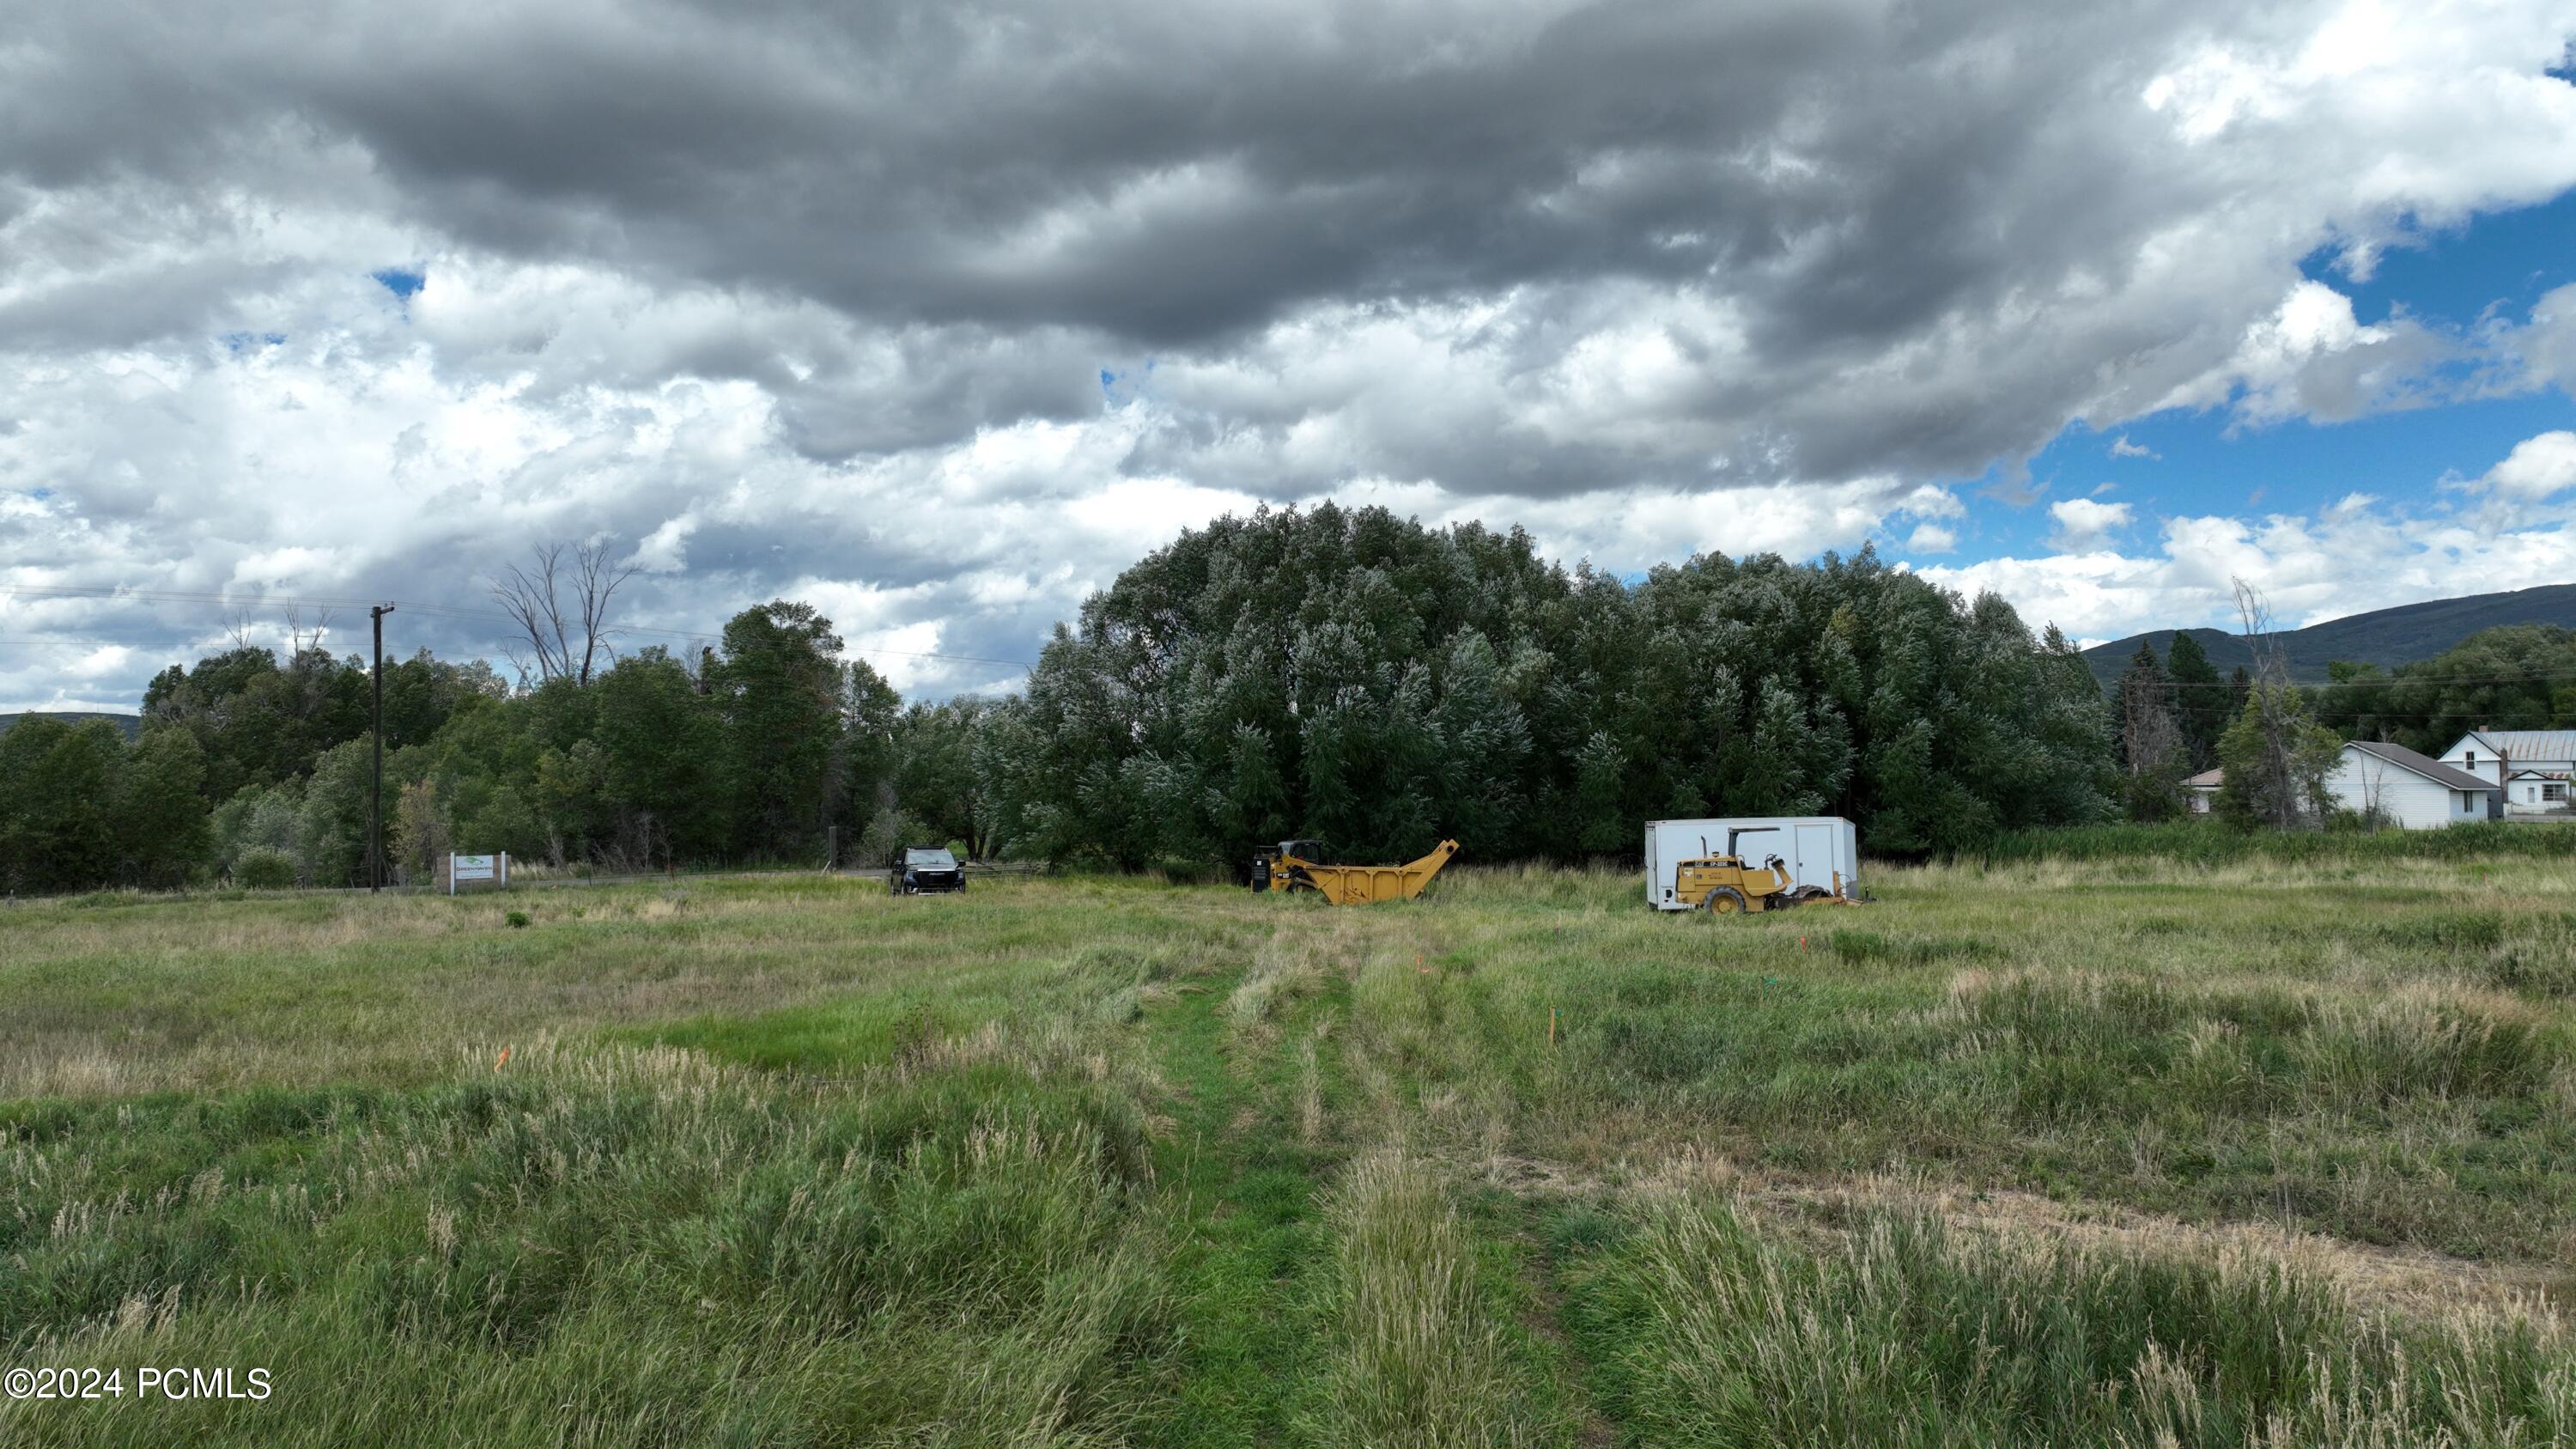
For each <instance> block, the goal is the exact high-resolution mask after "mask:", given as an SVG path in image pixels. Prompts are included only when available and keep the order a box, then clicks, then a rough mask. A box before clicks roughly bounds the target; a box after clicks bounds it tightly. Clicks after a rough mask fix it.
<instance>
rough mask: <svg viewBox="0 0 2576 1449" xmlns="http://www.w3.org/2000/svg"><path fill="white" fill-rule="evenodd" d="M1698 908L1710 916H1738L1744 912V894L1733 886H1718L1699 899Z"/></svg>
mask: <svg viewBox="0 0 2576 1449" xmlns="http://www.w3.org/2000/svg"><path fill="white" fill-rule="evenodd" d="M1699 908H1700V909H1701V910H1703V911H1706V912H1708V913H1709V914H1710V915H1712V916H1740V915H1742V914H1744V911H1745V905H1744V892H1742V891H1740V890H1737V889H1736V888H1735V887H1733V886H1719V887H1717V888H1716V889H1715V890H1712V891H1710V892H1709V893H1708V894H1707V896H1705V897H1704V898H1702V899H1701V901H1700V903H1699Z"/></svg>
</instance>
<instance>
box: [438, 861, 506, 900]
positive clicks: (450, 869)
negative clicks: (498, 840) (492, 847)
mask: <svg viewBox="0 0 2576 1449" xmlns="http://www.w3.org/2000/svg"><path fill="white" fill-rule="evenodd" d="M469 880H488V881H490V882H492V883H493V884H494V885H498V886H507V885H508V884H509V883H510V853H509V852H508V851H506V850H505V851H503V852H501V853H500V854H499V855H456V854H453V853H450V854H449V856H448V857H447V893H448V894H449V895H451V896H452V895H454V894H456V887H457V885H458V884H459V883H461V882H464V881H469Z"/></svg>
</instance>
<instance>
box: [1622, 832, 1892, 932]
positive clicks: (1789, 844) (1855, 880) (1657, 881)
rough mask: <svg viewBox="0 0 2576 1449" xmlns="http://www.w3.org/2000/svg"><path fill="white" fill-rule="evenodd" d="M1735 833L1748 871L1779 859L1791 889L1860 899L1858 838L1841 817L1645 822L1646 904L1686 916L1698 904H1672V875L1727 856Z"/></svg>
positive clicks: (1673, 901) (1683, 902)
mask: <svg viewBox="0 0 2576 1449" xmlns="http://www.w3.org/2000/svg"><path fill="white" fill-rule="evenodd" d="M1729 831H1733V832H1735V841H1736V854H1738V855H1741V856H1743V857H1744V860H1745V862H1746V863H1747V864H1749V865H1757V866H1758V865H1761V864H1762V863H1763V862H1765V861H1767V860H1769V859H1770V858H1771V857H1772V856H1775V855H1776V856H1778V857H1780V863H1781V865H1783V866H1785V867H1787V869H1788V872H1789V885H1790V888H1791V889H1793V890H1794V889H1796V888H1798V887H1800V886H1814V887H1815V888H1816V889H1818V890H1821V891H1839V892H1840V893H1841V894H1843V895H1846V896H1858V895H1859V894H1860V836H1859V833H1858V832H1857V831H1855V830H1853V829H1852V823H1851V822H1850V821H1848V820H1845V819H1844V818H1842V817H1841V816H1839V815H1761V816H1740V817H1737V818H1735V819H1730V820H1650V821H1648V822H1646V900H1647V902H1648V903H1649V904H1651V905H1653V906H1654V907H1655V908H1656V909H1657V910H1663V911H1687V910H1691V909H1694V908H1696V907H1697V906H1698V905H1699V902H1697V901H1684V900H1675V899H1674V898H1673V872H1674V871H1675V870H1677V869H1678V868H1679V867H1680V866H1681V863H1682V862H1683V861H1686V860H1697V859H1699V858H1700V857H1702V856H1708V855H1724V854H1726V853H1727V850H1726V841H1727V832H1729Z"/></svg>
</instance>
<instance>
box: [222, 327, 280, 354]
mask: <svg viewBox="0 0 2576 1449" xmlns="http://www.w3.org/2000/svg"><path fill="white" fill-rule="evenodd" d="M216 340H217V341H219V342H221V343H223V345H224V350H225V351H226V352H229V353H231V354H233V355H234V356H236V357H238V356H240V355H241V354H243V353H245V352H250V351H254V350H256V349H258V348H262V347H276V346H278V345H280V344H281V343H283V342H285V341H286V334H285V333H283V332H227V333H225V334H223V335H222V336H221V337H219V338H217V339H216Z"/></svg>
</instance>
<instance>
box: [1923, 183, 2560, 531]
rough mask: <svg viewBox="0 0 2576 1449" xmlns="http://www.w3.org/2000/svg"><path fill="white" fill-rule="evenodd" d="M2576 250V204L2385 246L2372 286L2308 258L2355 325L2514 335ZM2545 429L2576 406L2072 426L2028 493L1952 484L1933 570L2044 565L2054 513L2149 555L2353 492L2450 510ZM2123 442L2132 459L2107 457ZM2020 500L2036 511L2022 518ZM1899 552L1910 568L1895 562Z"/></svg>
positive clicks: (1989, 475)
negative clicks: (2121, 517) (2127, 521)
mask: <svg viewBox="0 0 2576 1449" xmlns="http://www.w3.org/2000/svg"><path fill="white" fill-rule="evenodd" d="M2571 239H2576V192H2570V193H2569V194H2567V195H2565V196H2561V197H2559V198H2558V199H2556V200H2554V201H2551V202H2549V203H2547V204H2545V205H2541V206H2533V207H2526V208H2523V209H2522V210H2519V211H2511V212H2501V213H2497V214H2495V215H2491V216H2485V217H2480V218H2478V219H2477V220H2475V221H2474V222H2472V223H2471V224H2470V225H2468V226H2466V227H2462V228H2456V229H2452V230H2448V231H2444V232H2439V233H2432V234H2428V235H2426V236H2424V237H2423V238H2422V239H2421V242H2420V244H2419V245H2413V246H2407V247H2398V248H2391V249H2389V250H2388V251H2386V252H2384V253H2382V254H2381V256H2380V259H2379V263H2378V266H2377V267H2376V269H2375V270H2374V271H2373V273H2372V275H2371V276H2370V278H2369V279H2368V280H2367V281H2359V282H2357V281H2355V280H2354V279H2352V278H2351V277H2348V276H2346V275H2344V274H2343V272H2342V271H2340V270H2339V269H2337V268H2336V266H2335V265H2334V261H2335V258H2334V255H2333V254H2332V253H2330V252H2320V253H2318V254H2317V255H2316V256H2314V257H2311V258H2309V260H2308V263H2307V265H2306V267H2305V271H2306V273H2307V274H2308V275H2309V276H2310V277H2312V278H2314V279H2315V280H2317V281H2320V282H2323V283H2325V284H2326V285H2328V286H2330V287H2333V288H2334V289H2335V290H2336V291H2338V292H2341V293H2343V294H2345V295H2346V296H2349V297H2351V298H2352V299H2353V311H2354V314H2355V316H2356V317H2357V318H2358V319H2359V320H2360V321H2361V322H2363V323H2364V324H2371V323H2377V322H2383V321H2385V320H2387V318H2388V317H2389V316H2390V315H2391V313H2392V312H2394V311H2396V310H2397V309H2400V308H2403V309H2404V310H2405V312H2406V313H2407V314H2408V315H2410V316H2413V317H2415V318H2417V319H2419V320H2421V321H2422V322H2424V323H2425V324H2426V325H2428V326H2432V327H2435V328H2437V329H2440V330H2446V331H2450V332H2453V333H2455V334H2465V333H2466V332H2467V331H2468V330H2470V329H2472V328H2474V327H2476V326H2477V325H2478V324H2479V322H2480V320H2481V318H2482V317H2485V316H2487V315H2489V314H2490V313H2492V314H2493V315H2496V316H2498V317H2500V318H2501V319H2502V320H2505V321H2508V322H2517V323H2518V322H2521V321H2523V320H2525V319H2526V318H2527V316H2528V314H2529V312H2530V308H2531V304H2532V303H2533V302H2534V301H2535V300H2537V299H2538V298H2539V296H2540V295H2541V294H2542V293H2543V292H2546V291H2548V290H2550V289H2551V288H2553V287H2559V286H2564V285H2567V284H2568V283H2570V282H2576V245H2571ZM2555 428H2576V399H2570V397H2569V396H2568V395H2567V393H2565V392H2563V391H2560V390H2557V389H2550V390H2547V391H2534V392H2526V393H2521V394H2517V395H2512V396H2505V397H2485V398H2472V399H2467V400H2463V401H2458V402H2451V403H2445V404H2437V405H2431V406H2425V407H2417V408H2409V409H2403V410H2398V411H2392V412H2385V413H2379V414H2375V415H2372V416H2368V417H2362V418H2357V419H2354V420H2352V421H2349V422H2341V423H2313V422H2308V421H2305V420H2293V421H2288V422H2278V423H2271V424H2267V425H2262V426H2255V425H2251V424H2245V423H2241V422H2240V421H2239V420H2238V419H2237V417H2236V415H2235V413H2234V412H2233V410H2232V409H2230V408H2228V407H2224V406H2221V407H2214V408H2208V409H2200V410H2190V409H2179V408H2178V409H2174V410H2171V411H2167V412H2161V413H2155V414H2152V415H2150V416H2147V417H2144V418H2139V419H2136V420H2134V421H2131V422H2127V423H2121V424H2116V425H2111V426H2108V427H2106V428H2105V429H2104V430H2103V431H2100V432H2096V431H2094V430H2093V429H2092V428H2090V427H2087V426H2085V425H2083V424H2081V423H2078V424H2073V425H2071V426H2069V427H2067V428H2066V429H2065V430H2064V431H2063V432H2061V433H2059V434H2058V435H2057V437H2056V438H2054V439H2052V440H2051V441H2050V442H2049V444H2048V446H2047V447H2045V448H2043V449H2041V450H2040V451H2039V453H2038V454H2037V455H2035V456H2034V457H2033V458H2032V459H2031V462H2030V466H2029V471H2028V478H2027V482H2026V483H2024V484H2022V485H2019V486H2015V485H2013V483H2012V480H2011V479H2010V478H2009V477H2008V473H2007V470H2006V469H2005V468H2004V467H2003V466H2002V465H2000V464H1999V465H1997V466H1996V467H1994V468H1992V469H1989V470H1988V471H1987V472H1986V473H1985V474H1984V475H1982V476H1980V477H1976V478H1965V479H1956V480H1951V482H1952V484H1953V486H1955V487H1957V488H1958V489H1959V491H1960V492H1961V494H1962V495H1963V497H1965V498H1966V499H1967V500H1968V502H1969V509H1968V516H1967V517H1966V518H1963V519H1959V520H1955V521H1945V522H1946V524H1947V526H1949V527H1951V528H1952V529H1953V530H1954V531H1955V532H1956V533H1957V535H1958V547H1957V550H1956V552H1954V553H1952V554H1950V555H1948V556H1946V557H1944V558H1943V559H1942V560H1941V561H1943V562H1962V563H1964V562H1975V561H1977V560H1980V559H1988V558H1996V557H2003V556H2017V557H2030V556H2033V555H2036V554H2041V553H2045V552H2048V551H2050V550H2049V546H2048V539H2049V536H2050V535H2051V534H2052V533H2054V532H2055V531H2056V523H2055V520H2053V519H2052V518H2050V517H2049V514H2048V505H2049V504H2051V503H2056V502H2060V501H2062V500H2065V499H2068V498H2100V499H2101V500H2103V501H2105V502H2119V503H2126V504H2128V505H2129V506H2130V509H2131V511H2132V513H2133V514H2134V515H2135V521H2134V522H2133V524H2132V525H2131V527H2130V529H2129V531H2128V532H2127V533H2126V534H2125V535H2115V536H2114V537H2113V539H2112V540H2111V541H2112V542H2113V543H2114V544H2115V545H2117V546H2119V547H2121V548H2123V549H2124V551H2128V552H2132V553H2141V552H2145V553H2151V552H2153V551H2154V550H2155V547H2156V542H2157V538H2158V534H2159V530H2160V527H2161V521H2162V520H2163V519H2165V518H2170V517H2176V516H2197V515H2207V514H2219V515H2227V516H2233V517H2243V518H2249V519H2259V518H2261V517H2262V516H2264V515H2266V514H2272V513H2291V514H2312V513H2314V512H2316V511H2317V510H2319V509H2321V508H2325V507H2328V506H2330V505H2332V504H2333V503H2335V502H2336V501H2338V500H2340V499H2342V498H2343V497H2345V496H2346V495H2348V494H2353V493H2366V494H2369V495H2371V496H2373V497H2375V498H2378V499H2381V500H2383V501H2384V503H2385V504H2387V505H2392V506H2395V507H2399V508H2403V509H2405V510H2406V511H2408V512H2412V513H2418V514H2423V513H2433V512H2437V511H2439V510H2441V509H2443V508H2445V507H2447V506H2449V505H2450V504H2451V503H2453V502H2454V501H2456V496H2455V495H2452V494H2450V493H2448V492H2446V490H2445V489H2444V487H2443V485H2444V484H2445V483H2446V482H2451V481H2457V480H2460V479H2469V478H2475V477H2477V476H2479V475H2480V474H2482V473H2484V472H2485V471H2486V470H2487V469H2489V468H2492V467H2494V466H2495V465H2496V464H2497V463H2498V462H2501V461H2502V460H2503V459H2504V456H2505V455H2506V454H2507V453H2510V452H2511V451H2513V447H2514V445H2515V444H2516V443H2519V442H2521V441H2523V440H2524V439H2526V438H2529V437H2531V436H2533V435H2535V434H2538V433H2544V432H2548V431H2550V430H2552V429H2555ZM2123 438H2125V439H2126V440H2127V444H2128V448H2129V449H2130V450H2132V451H2129V452H2126V453H2124V454H2115V453H2114V451H2113V448H2114V445H2115V444H2116V443H2117V442H2118V441H2119V440H2121V439H2123ZM2138 449H2143V450H2145V451H2144V452H2143V453H2139V452H2136V451H2134V450H2138ZM2023 497H2030V498H2031V500H2032V501H2030V502H2029V503H2027V504H2026V505H2020V504H2016V502H2015V501H2014V500H2016V499H2019V498H2023ZM1907 527H1910V525H1906V524H1904V523H1903V522H1902V521H1899V522H1898V523H1896V524H1892V525H1891V526H1890V529H1889V530H1888V531H1889V532H1890V533H1891V534H1893V535H1894V536H1895V537H1896V538H1897V539H1900V540H1901V539H1902V537H1903V536H1904V532H1905V530H1906V528H1907ZM1893 552H1894V553H1895V555H1896V556H1899V557H1902V556H1904V550H1903V549H1902V548H1896V549H1894V550H1893ZM1927 561H1929V560H1927Z"/></svg>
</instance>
